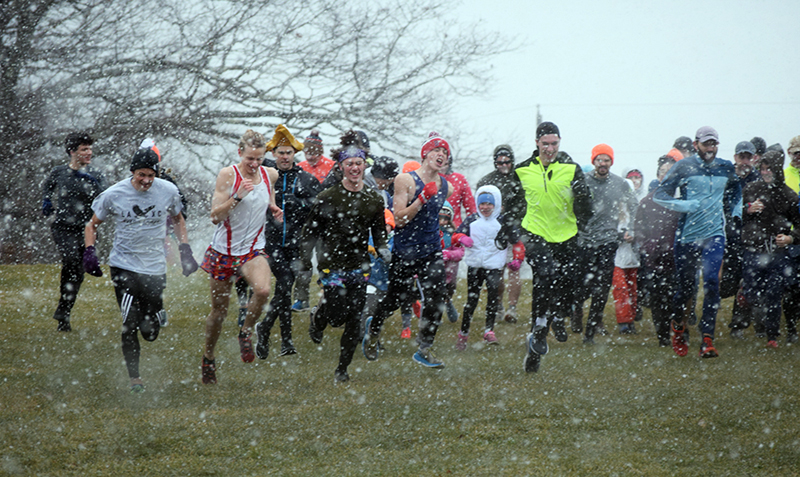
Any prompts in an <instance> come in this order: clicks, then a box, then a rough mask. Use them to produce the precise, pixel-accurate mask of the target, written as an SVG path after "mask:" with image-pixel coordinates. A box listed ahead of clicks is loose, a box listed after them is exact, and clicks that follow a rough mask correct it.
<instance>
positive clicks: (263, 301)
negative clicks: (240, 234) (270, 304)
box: [239, 257, 272, 335]
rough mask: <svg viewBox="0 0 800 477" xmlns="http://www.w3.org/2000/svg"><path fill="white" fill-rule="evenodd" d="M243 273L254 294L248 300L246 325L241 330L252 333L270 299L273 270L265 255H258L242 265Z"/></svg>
mask: <svg viewBox="0 0 800 477" xmlns="http://www.w3.org/2000/svg"><path fill="white" fill-rule="evenodd" d="M239 271H240V272H241V274H242V275H243V276H244V278H245V279H246V280H247V283H249V284H250V287H252V289H253V296H251V297H250V301H248V302H247V314H246V315H245V317H244V326H242V329H241V332H242V333H245V334H248V335H249V334H250V333H251V332H252V330H253V326H255V324H256V321H257V320H258V318H259V317H260V316H261V315H262V314H263V313H264V308H265V307H266V305H267V300H269V292H270V283H269V281H270V278H271V276H272V272H271V271H270V268H269V263H267V259H266V258H264V257H256V258H254V259H252V260H250V261H249V262H247V263H245V264H244V265H242V267H241V268H240V269H239Z"/></svg>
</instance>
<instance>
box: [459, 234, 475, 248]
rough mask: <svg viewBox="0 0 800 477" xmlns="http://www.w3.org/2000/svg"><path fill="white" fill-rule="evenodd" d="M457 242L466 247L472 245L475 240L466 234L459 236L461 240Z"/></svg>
mask: <svg viewBox="0 0 800 477" xmlns="http://www.w3.org/2000/svg"><path fill="white" fill-rule="evenodd" d="M458 243H460V244H461V245H463V246H465V247H467V248H472V246H473V245H475V242H473V241H472V238H471V237H469V236H467V235H465V236H463V237H461V240H459V241H458Z"/></svg>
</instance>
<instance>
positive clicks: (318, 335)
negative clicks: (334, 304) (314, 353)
mask: <svg viewBox="0 0 800 477" xmlns="http://www.w3.org/2000/svg"><path fill="white" fill-rule="evenodd" d="M317 310H319V306H315V307H314V308H312V309H311V313H309V314H308V336H309V337H310V338H311V341H313V342H314V343H316V344H320V343H322V331H319V330H317Z"/></svg>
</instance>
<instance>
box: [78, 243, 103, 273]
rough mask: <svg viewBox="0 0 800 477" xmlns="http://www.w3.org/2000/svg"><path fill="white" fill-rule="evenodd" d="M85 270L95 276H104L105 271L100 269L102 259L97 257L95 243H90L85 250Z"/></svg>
mask: <svg viewBox="0 0 800 477" xmlns="http://www.w3.org/2000/svg"><path fill="white" fill-rule="evenodd" d="M83 270H84V271H85V272H86V273H88V274H89V275H91V276H93V277H102V276H103V271H102V270H100V260H98V259H97V253H96V252H95V249H94V245H89V246H88V247H86V249H85V250H84V251H83Z"/></svg>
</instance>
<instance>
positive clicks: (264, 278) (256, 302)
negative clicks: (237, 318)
mask: <svg viewBox="0 0 800 477" xmlns="http://www.w3.org/2000/svg"><path fill="white" fill-rule="evenodd" d="M265 153H266V139H265V138H264V136H263V135H261V134H260V133H257V132H255V131H253V130H248V131H247V132H246V133H245V134H244V136H242V138H241V139H240V140H239V157H240V158H241V162H239V164H237V165H234V166H228V167H224V168H223V169H222V170H221V171H220V172H219V174H218V175H217V183H216V188H215V189H214V196H213V198H212V199H211V222H213V223H214V224H215V225H216V226H217V228H216V229H215V230H214V237H213V238H212V241H211V245H210V246H209V247H208V250H206V254H205V257H204V259H203V264H202V266H201V268H202V269H203V270H205V271H206V272H208V273H209V275H210V280H209V281H210V283H211V313H209V315H208V318H207V319H206V340H205V345H206V346H205V352H204V354H203V362H202V375H203V383H204V384H214V383H216V382H217V376H216V364H215V361H214V360H215V356H214V348H215V347H216V344H217V340H218V339H219V335H220V332H221V331H222V321H223V320H224V319H225V316H227V314H228V303H229V301H230V293H231V284H232V283H233V280H232V279H233V278H234V277H235V276H237V275H240V276H243V277H244V278H245V279H246V280H247V282H248V283H249V284H250V286H251V287H252V288H253V295H252V296H251V297H250V300H249V302H248V305H247V314H246V315H245V320H244V325H243V326H242V327H241V329H240V330H239V349H240V352H241V356H242V361H244V362H245V363H250V362H252V361H253V360H254V359H255V353H253V345H252V341H251V339H250V335H251V334H252V330H253V325H254V324H255V322H256V319H257V318H258V317H259V316H260V315H261V313H263V311H264V306H265V305H266V303H267V299H268V298H269V292H270V269H269V264H267V260H266V258H265V257H264V252H263V249H264V225H265V223H266V220H267V213H271V214H272V216H273V217H275V219H277V220H282V219H283V212H282V211H281V209H279V208H278V207H277V206H276V205H275V196H274V194H273V192H272V191H273V187H274V184H275V180H276V179H277V177H278V173H277V171H275V169H272V168H267V167H263V166H262V165H261V162H262V160H263V159H264V154H265Z"/></svg>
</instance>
